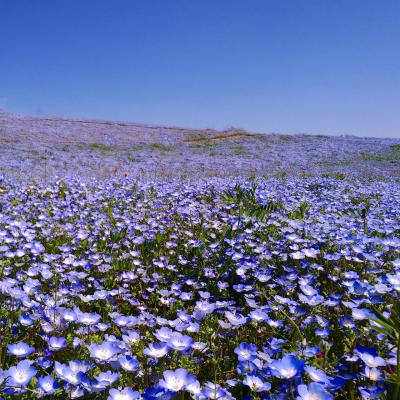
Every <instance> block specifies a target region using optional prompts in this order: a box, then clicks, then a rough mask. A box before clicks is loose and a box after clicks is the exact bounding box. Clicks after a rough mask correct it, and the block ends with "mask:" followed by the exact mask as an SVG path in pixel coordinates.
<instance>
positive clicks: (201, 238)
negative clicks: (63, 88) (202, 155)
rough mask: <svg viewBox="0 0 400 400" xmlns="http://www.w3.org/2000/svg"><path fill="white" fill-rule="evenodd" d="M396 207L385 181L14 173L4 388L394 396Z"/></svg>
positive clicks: (35, 392) (398, 201)
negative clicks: (48, 180) (46, 181)
mask: <svg viewBox="0 0 400 400" xmlns="http://www.w3.org/2000/svg"><path fill="white" fill-rule="evenodd" d="M399 216H400V187H399V185H398V184H395V183H385V182H370V183H365V182H364V183H361V182H352V183H350V182H347V181H344V180H334V179H287V180H286V181H282V180H257V181H254V180H253V181H251V180H249V181H234V180H212V179H211V180H208V181H207V182H196V183H193V182H187V181H173V182H170V183H168V184H166V183H156V182H134V181H130V180H124V181H107V182H103V183H101V182H91V183H82V182H79V181H69V182H56V183H54V184H51V185H48V186H40V185H34V184H26V185H18V186H17V185H12V184H5V185H4V186H3V187H2V190H1V193H0V318H1V321H0V335H1V342H0V391H1V394H0V396H1V397H3V398H8V397H15V396H16V397H21V398H27V399H28V398H38V397H46V396H47V397H48V398H57V399H70V398H77V397H83V398H88V399H90V398H92V399H110V400H131V399H140V398H143V399H172V398H178V399H190V398H193V399H244V398H254V399H261V398H264V399H286V398H287V399H291V398H293V399H295V398H297V399H300V400H311V399H332V398H338V399H340V398H342V399H359V398H364V399H374V398H386V397H388V396H392V397H393V398H396V396H397V395H398V392H397V390H398V389H397V386H396V384H395V383H393V382H394V381H396V379H397V378H398V376H400V374H399V372H400V366H399V363H398V354H397V352H398V350H399V349H400V346H399V347H397V343H398V341H399V331H398V329H399V328H400V306H399V305H398V304H397V302H396V301H397V298H398V291H399V290H400V255H399V252H400V220H399ZM399 351H400V350H399Z"/></svg>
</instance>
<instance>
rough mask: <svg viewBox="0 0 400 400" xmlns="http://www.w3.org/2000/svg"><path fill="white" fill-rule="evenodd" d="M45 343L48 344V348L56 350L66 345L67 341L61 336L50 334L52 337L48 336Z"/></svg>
mask: <svg viewBox="0 0 400 400" xmlns="http://www.w3.org/2000/svg"><path fill="white" fill-rule="evenodd" d="M47 344H48V346H49V349H50V350H53V351H56V350H61V349H63V348H64V347H66V346H67V341H66V340H65V338H63V337H55V336H52V337H50V338H48V340H47Z"/></svg>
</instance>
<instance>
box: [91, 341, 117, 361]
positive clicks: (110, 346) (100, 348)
mask: <svg viewBox="0 0 400 400" xmlns="http://www.w3.org/2000/svg"><path fill="white" fill-rule="evenodd" d="M88 350H89V351H90V357H92V358H94V359H96V360H99V361H110V360H111V359H112V358H113V357H114V356H115V355H116V354H118V353H120V352H121V349H120V348H119V347H118V346H117V344H116V343H114V342H108V341H105V342H103V343H101V344H91V345H89V346H88Z"/></svg>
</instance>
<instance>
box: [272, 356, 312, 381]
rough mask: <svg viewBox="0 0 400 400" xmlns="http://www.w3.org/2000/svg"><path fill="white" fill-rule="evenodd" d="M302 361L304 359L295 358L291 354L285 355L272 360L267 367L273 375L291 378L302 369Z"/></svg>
mask: <svg viewBox="0 0 400 400" xmlns="http://www.w3.org/2000/svg"><path fill="white" fill-rule="evenodd" d="M304 363H305V361H304V360H297V359H296V357H295V356H293V355H285V356H284V357H283V358H282V359H281V360H273V361H272V362H271V364H270V365H269V367H270V368H271V371H272V374H273V375H274V376H277V377H279V378H283V379H291V378H294V377H295V376H296V375H297V374H299V373H300V372H301V371H302V369H303V366H304Z"/></svg>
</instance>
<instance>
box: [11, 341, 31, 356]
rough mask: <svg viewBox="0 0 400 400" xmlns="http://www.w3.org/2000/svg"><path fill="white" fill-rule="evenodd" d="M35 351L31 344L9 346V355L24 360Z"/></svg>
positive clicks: (21, 343)
mask: <svg viewBox="0 0 400 400" xmlns="http://www.w3.org/2000/svg"><path fill="white" fill-rule="evenodd" d="M34 351H35V349H34V348H33V347H31V346H29V344H27V343H25V342H19V343H16V344H9V345H8V346H7V353H8V354H12V355H14V356H16V357H20V358H24V357H27V356H29V354H32V353H33V352H34Z"/></svg>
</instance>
